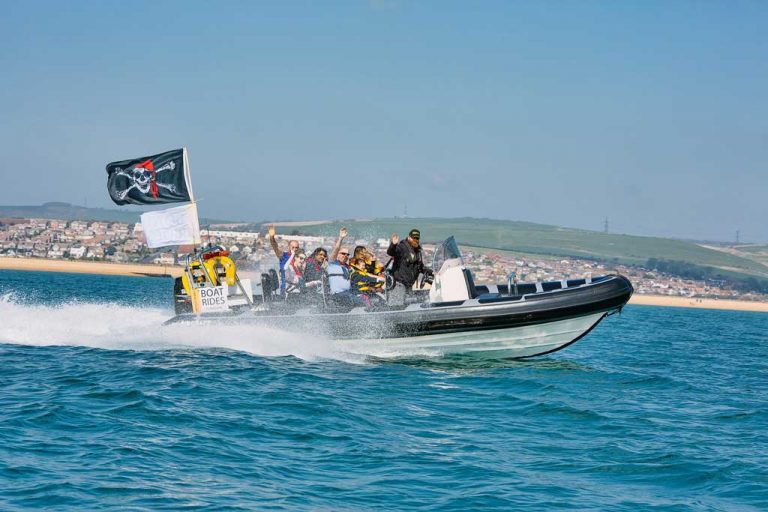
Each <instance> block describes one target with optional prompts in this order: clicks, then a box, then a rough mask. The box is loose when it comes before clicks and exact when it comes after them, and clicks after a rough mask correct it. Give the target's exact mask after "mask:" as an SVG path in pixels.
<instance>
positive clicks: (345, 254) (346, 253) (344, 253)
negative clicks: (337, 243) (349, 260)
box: [339, 252, 349, 256]
mask: <svg viewBox="0 0 768 512" xmlns="http://www.w3.org/2000/svg"><path fill="white" fill-rule="evenodd" d="M339 256H349V253H348V252H340V253H339Z"/></svg>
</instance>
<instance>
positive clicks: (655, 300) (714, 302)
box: [629, 294, 768, 313]
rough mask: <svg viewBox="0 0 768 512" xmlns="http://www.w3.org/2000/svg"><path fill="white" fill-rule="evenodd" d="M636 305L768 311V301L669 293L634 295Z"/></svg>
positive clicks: (630, 301) (630, 300) (633, 299)
mask: <svg viewBox="0 0 768 512" xmlns="http://www.w3.org/2000/svg"><path fill="white" fill-rule="evenodd" d="M629 303H630V304H632V305H634V306H662V307H669V308H696V309H723V310H728V311H757V312H760V313H768V302H754V301H749V300H730V299H703V298H696V297H670V296H668V295H638V294H634V295H632V298H631V299H629Z"/></svg>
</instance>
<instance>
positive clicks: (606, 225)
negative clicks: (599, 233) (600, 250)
mask: <svg viewBox="0 0 768 512" xmlns="http://www.w3.org/2000/svg"><path fill="white" fill-rule="evenodd" d="M607 232H608V217H606V218H605V222H604V223H603V233H607Z"/></svg>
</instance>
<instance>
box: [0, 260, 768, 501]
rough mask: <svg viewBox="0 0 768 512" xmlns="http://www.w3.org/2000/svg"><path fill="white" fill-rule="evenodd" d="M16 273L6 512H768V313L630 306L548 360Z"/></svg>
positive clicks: (7, 292) (7, 349) (8, 288)
mask: <svg viewBox="0 0 768 512" xmlns="http://www.w3.org/2000/svg"><path fill="white" fill-rule="evenodd" d="M170 294H171V282H170V281H169V280H165V279H158V278H154V279H153V278H129V277H106V276H84V275H75V274H51V273H34V272H29V273H21V272H11V271H0V296H2V298H0V510H24V509H51V510H102V509H126V510H179V509H184V510H197V509H216V510H517V509H530V510H556V509H567V510H571V509H578V510H584V509H591V510H729V511H730V510H768V364H767V363H766V361H767V360H768V315H767V314H761V313H742V312H728V311H705V310H688V309H672V308H657V307H643V306H634V307H633V306H629V307H627V308H625V310H624V312H623V313H622V315H621V316H618V315H617V316H613V317H611V318H609V319H608V320H606V321H605V322H604V323H603V324H601V325H600V326H599V327H598V328H597V329H596V330H594V331H593V332H592V333H591V334H589V335H588V336H587V337H585V338H584V339H583V340H581V341H579V342H578V343H576V344H575V345H573V346H571V347H569V348H567V349H566V350H564V351H561V352H558V353H556V354H552V355H550V356H546V357H543V358H539V359H535V360H530V361H527V362H515V361H478V360H473V359H466V358H451V359H448V360H445V359H443V360H440V359H423V358H419V357H418V356H414V357H412V358H407V359H400V360H396V361H382V360H373V359H366V358H364V357H360V356H350V355H347V354H344V353H343V352H339V351H338V350H337V349H335V348H334V346H333V343H332V342H331V341H330V340H324V339H320V338H315V337H312V336H306V337H302V336H296V335H290V334H287V333H282V332H279V331H273V330H267V329H254V328H244V327H237V328H235V327H233V328H224V329H221V330H219V329H217V328H214V327H212V326H207V327H206V326H203V327H193V326H171V327H161V326H160V324H161V322H162V321H163V320H164V319H166V318H168V317H170V316H171V310H170Z"/></svg>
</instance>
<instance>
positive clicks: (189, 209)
mask: <svg viewBox="0 0 768 512" xmlns="http://www.w3.org/2000/svg"><path fill="white" fill-rule="evenodd" d="M141 227H142V229H143V230H144V237H145V238H146V240H147V246H149V247H151V248H155V247H165V246H168V245H186V244H199V243H200V224H199V223H198V221H197V205H196V204H195V203H192V204H185V205H184V206H176V207H175V208H168V209H166V210H158V211H156V212H147V213H142V214H141Z"/></svg>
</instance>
